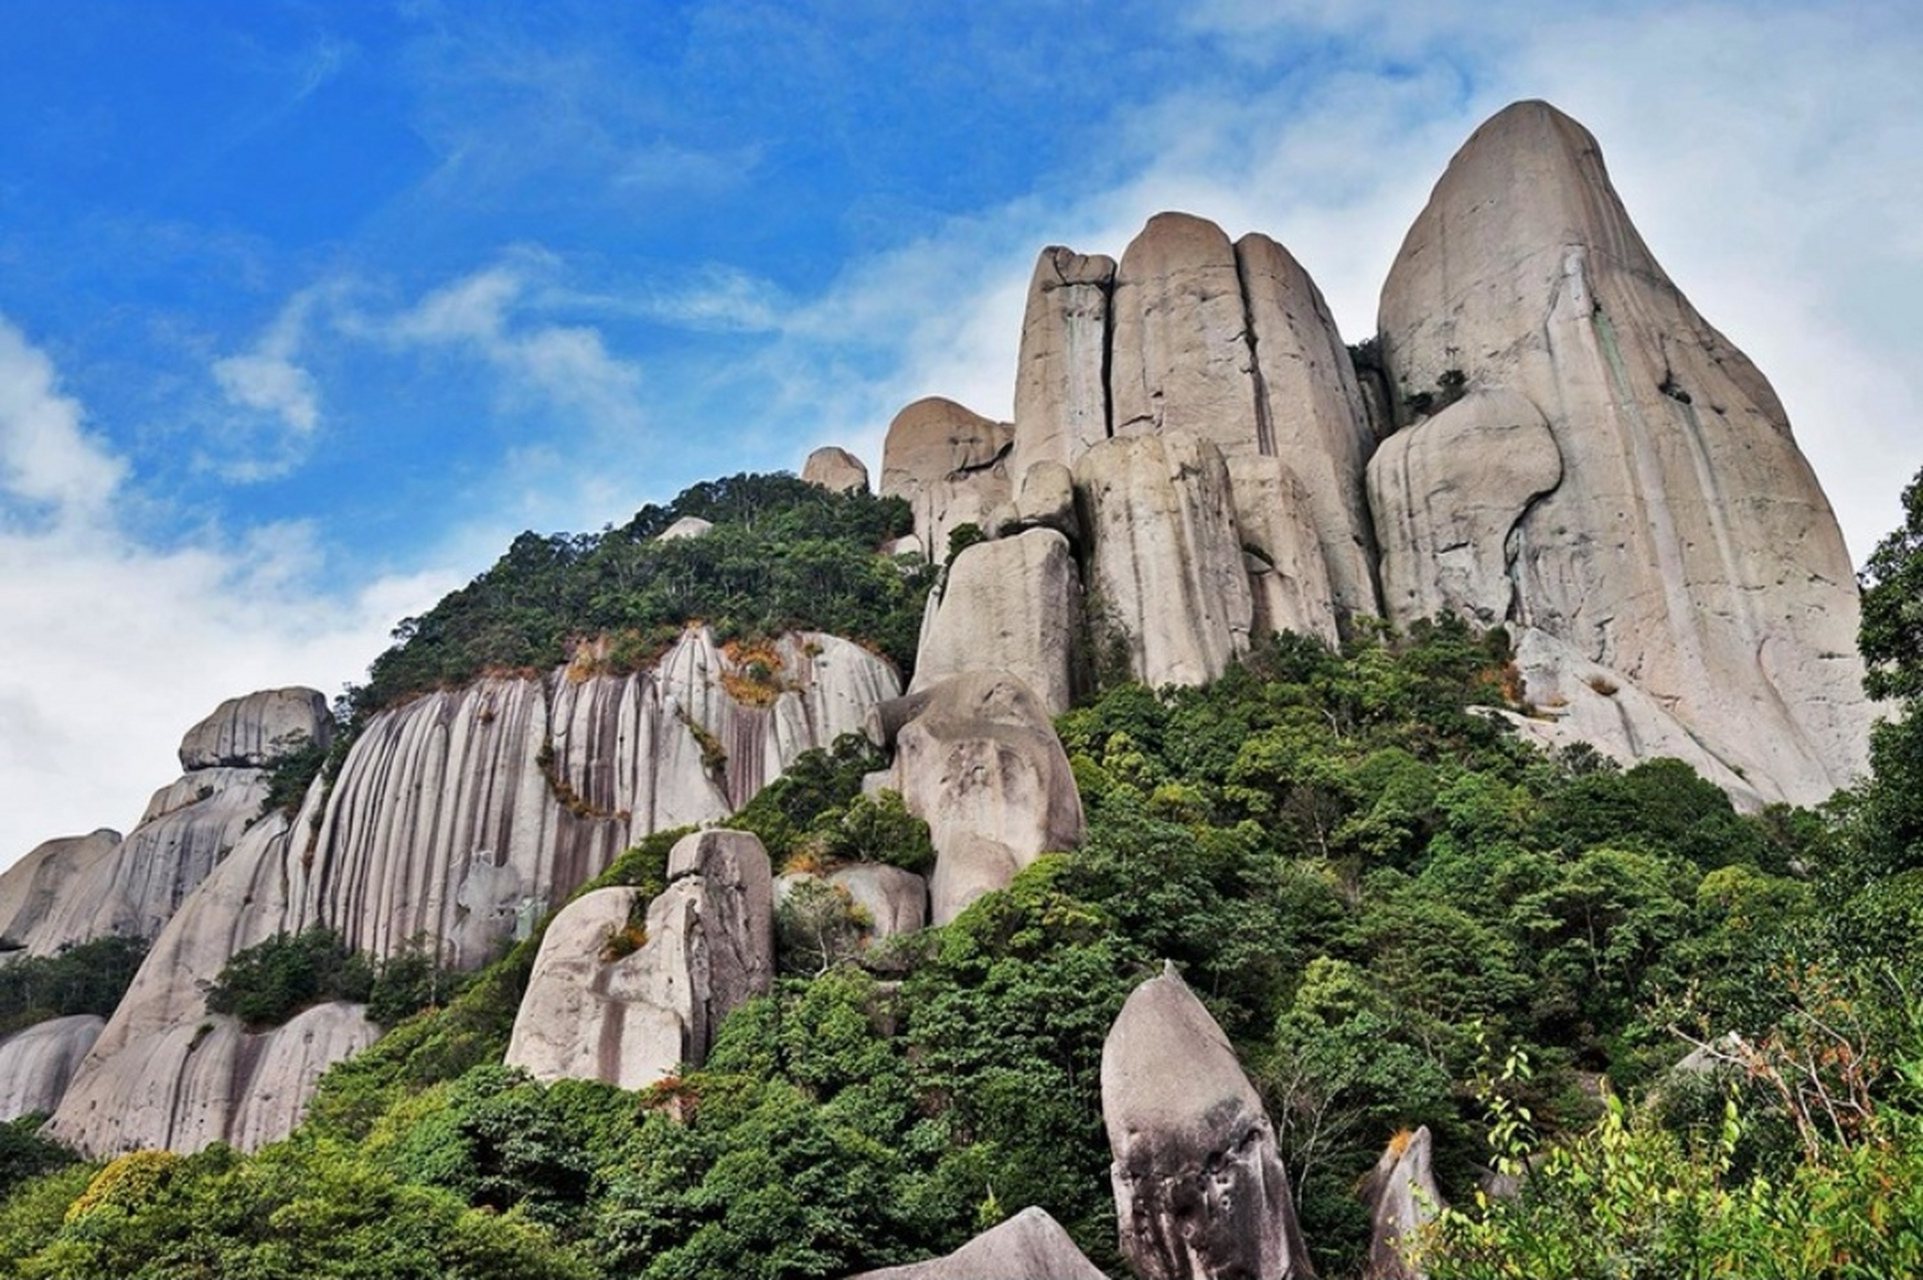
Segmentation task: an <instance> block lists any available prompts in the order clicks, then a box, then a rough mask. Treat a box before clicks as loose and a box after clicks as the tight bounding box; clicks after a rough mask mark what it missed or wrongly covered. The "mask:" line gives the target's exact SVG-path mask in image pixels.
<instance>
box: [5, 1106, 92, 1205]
mask: <svg viewBox="0 0 1923 1280" xmlns="http://www.w3.org/2000/svg"><path fill="white" fill-rule="evenodd" d="M46 1120H47V1117H46V1116H45V1115H44V1114H41V1113H38V1112H36V1113H34V1114H31V1115H24V1116H20V1117H18V1118H16V1119H13V1120H6V1121H0V1197H4V1196H6V1195H7V1194H9V1193H10V1192H11V1191H12V1190H13V1189H14V1188H15V1187H17V1186H19V1185H20V1184H21V1183H23V1182H26V1181H28V1180H30V1179H32V1178H38V1177H40V1176H41V1175H42V1174H45V1173H50V1172H52V1171H53V1170H55V1169H60V1168H64V1167H65V1166H67V1165H69V1164H72V1163H73V1161H74V1153H73V1152H71V1151H69V1150H68V1149H67V1148H65V1147H63V1146H61V1145H60V1144H59V1143H57V1142H55V1141H53V1139H51V1138H43V1137H41V1136H40V1126H41V1125H43V1124H45V1123H46Z"/></svg>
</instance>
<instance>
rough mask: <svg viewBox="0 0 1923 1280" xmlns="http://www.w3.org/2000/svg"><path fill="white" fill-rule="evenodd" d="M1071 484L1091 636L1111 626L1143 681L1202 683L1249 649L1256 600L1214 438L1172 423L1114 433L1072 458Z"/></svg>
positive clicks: (1154, 683) (1226, 475)
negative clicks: (1081, 535)
mask: <svg viewBox="0 0 1923 1280" xmlns="http://www.w3.org/2000/svg"><path fill="white" fill-rule="evenodd" d="M1075 488H1076V492H1077V494H1078V495H1079V497H1080V499H1081V506H1082V508H1083V510H1084V511H1085V512H1086V513H1087V516H1086V525H1087V533H1088V539H1089V542H1090V544H1091V546H1092V548H1093V550H1092V552H1091V553H1090V556H1089V575H1088V588H1089V591H1090V593H1091V595H1092V596H1093V597H1094V598H1095V600H1096V601H1097V605H1098V607H1097V608H1096V609H1095V610H1093V611H1092V613H1093V616H1092V617H1091V625H1092V627H1093V628H1094V629H1095V630H1096V632H1097V636H1096V643H1097V644H1098V645H1099V644H1102V643H1104V640H1105V637H1104V636H1103V635H1102V634H1101V633H1102V632H1103V631H1104V630H1108V629H1115V630H1118V631H1119V633H1120V636H1121V637H1122V638H1123V640H1124V642H1125V643H1126V645H1127V648H1128V652H1129V667H1130V670H1131V671H1132V672H1133V673H1134V675H1135V676H1136V678H1137V679H1139V680H1141V681H1142V683H1144V684H1147V685H1150V686H1158V685H1163V684H1202V683H1204V682H1206V681H1209V680H1213V679H1215V678H1216V677H1217V676H1219V675H1221V674H1222V673H1223V672H1224V671H1226V670H1227V669H1228V665H1229V662H1230V660H1231V659H1233V658H1235V657H1238V656H1240V655H1241V654H1243V653H1246V652H1248V647H1249V629H1250V627H1251V626H1252V625H1253V621H1254V609H1255V606H1254V601H1253V598H1252V596H1251V593H1250V590H1249V571H1248V567H1247V565H1246V564H1245V563H1244V562H1243V552H1242V537H1241V532H1240V530H1239V529H1238V528H1237V526H1236V522H1235V502H1234V497H1233V495H1232V493H1231V492H1230V489H1229V470H1228V466H1227V465H1226V464H1225V463H1224V462H1223V460H1222V453H1221V451H1220V450H1219V449H1217V448H1216V447H1215V445H1213V444H1212V443H1210V442H1209V441H1207V440H1204V439H1200V438H1198V437H1196V436H1192V435H1188V434H1186V433H1183V432H1179V431H1170V432H1164V433H1162V434H1159V435H1141V436H1127V437H1122V436H1118V437H1116V438H1115V439H1113V440H1105V441H1103V442H1102V443H1101V444H1099V445H1097V446H1095V447H1094V448H1093V449H1090V450H1089V451H1088V452H1087V453H1084V454H1083V455H1082V456H1081V457H1080V458H1079V459H1077V460H1076V463H1075Z"/></svg>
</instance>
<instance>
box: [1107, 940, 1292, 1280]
mask: <svg viewBox="0 0 1923 1280" xmlns="http://www.w3.org/2000/svg"><path fill="white" fill-rule="evenodd" d="M1102 1122H1103V1124H1104V1126H1106V1128H1107V1130H1108V1145H1109V1150H1110V1152H1111V1153H1112V1154H1113V1155H1114V1164H1113V1165H1112V1166H1111V1167H1110V1171H1109V1172H1110V1179H1111V1181H1112V1183H1113V1185H1114V1189H1115V1214H1116V1218H1117V1220H1118V1224H1119V1228H1120V1233H1121V1249H1122V1256H1123V1257H1124V1258H1125V1259H1126V1260H1127V1261H1128V1264H1129V1267H1130V1269H1131V1270H1133V1271H1134V1272H1135V1274H1136V1275H1137V1276H1140V1277H1142V1280H1203V1278H1205V1277H1226V1276H1256V1277H1293V1276H1307V1275H1311V1274H1313V1271H1312V1268H1311V1266H1310V1263H1309V1256H1308V1251H1307V1249H1306V1248H1305V1247H1304V1245H1303V1241H1302V1233H1301V1230H1300V1229H1299V1228H1298V1227H1297V1225H1296V1217H1295V1203H1294V1201H1293V1199H1292V1198H1291V1193H1290V1189H1289V1179H1288V1175H1287V1173H1286V1172H1285V1171H1284V1170H1283V1168H1282V1161H1281V1158H1280V1157H1279V1156H1278V1155H1277V1154H1276V1147H1275V1131H1274V1129H1273V1127H1272V1126H1271V1125H1270V1123H1269V1117H1268V1113H1267V1112H1266V1111H1264V1110H1263V1107H1262V1100H1261V1098H1260V1097H1259V1096H1258V1095H1257V1093H1256V1091H1255V1086H1254V1085H1252V1084H1250V1083H1249V1078H1248V1076H1247V1075H1245V1074H1244V1073H1243V1071H1242V1067H1241V1064H1239V1063H1238V1062H1237V1061H1236V1059H1235V1051H1234V1050H1233V1049H1231V1048H1230V1047H1229V1042H1228V1037H1227V1036H1225V1035H1224V1034H1223V1033H1222V1028H1221V1027H1220V1026H1218V1025H1217V1024H1216V1022H1215V1019H1214V1018H1212V1017H1210V1016H1209V1012H1208V1010H1207V1009H1204V1008H1203V1007H1202V1003H1201V1001H1199V1000H1197V999H1196V998H1195V995H1194V993H1193V992H1191V991H1190V990H1189V988H1188V984H1187V983H1185V982H1183V981H1182V978H1181V975H1179V974H1178V973H1176V972H1175V969H1174V966H1173V965H1170V966H1167V967H1166V968H1165V969H1164V970H1163V972H1162V974H1161V976H1159V977H1155V978H1151V979H1149V980H1148V981H1147V982H1144V983H1143V984H1142V985H1141V986H1139V987H1137V988H1136V989H1135V990H1134V991H1132V992H1131V993H1129V997H1128V1000H1127V1001H1126V1002H1125V1003H1124V1004H1123V1005H1122V1011H1121V1013H1119V1014H1118V1015H1117V1016H1116V1019H1115V1024H1114V1025H1113V1026H1112V1027H1110V1028H1109V1033H1108V1038H1107V1040H1105V1041H1104V1042H1103V1044H1102Z"/></svg>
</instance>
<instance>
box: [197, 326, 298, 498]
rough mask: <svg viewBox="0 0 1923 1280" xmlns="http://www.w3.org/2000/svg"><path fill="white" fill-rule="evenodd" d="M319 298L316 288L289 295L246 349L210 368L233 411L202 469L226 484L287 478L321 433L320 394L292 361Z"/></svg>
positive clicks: (224, 422) (294, 358)
mask: <svg viewBox="0 0 1923 1280" xmlns="http://www.w3.org/2000/svg"><path fill="white" fill-rule="evenodd" d="M317 296H318V294H317V291H316V290H315V289H305V290H302V291H301V292H300V293H297V294H295V295H294V297H293V298H292V299H290V300H289V301H288V303H287V305H286V306H284V307H282V308H281V311H280V314H279V315H278V316H276V317H275V318H274V322H273V323H272V324H271V325H269V326H268V327H267V330H266V332H265V333H263V334H262V335H261V336H260V338H259V340H258V341H257V342H256V343H255V344H254V346H253V347H252V348H251V349H250V350H247V351H244V352H241V353H239V354H237V355H231V356H223V357H222V358H220V359H218V360H215V361H214V362H213V364H212V365H211V366H210V369H209V372H210V373H211V374H212V375H213V379H214V382H215V384H216V385H217V386H218V387H219V388H220V391H221V394H222V395H223V396H224V397H225V398H226V401H227V405H228V406H229V408H230V409H232V410H234V411H235V412H234V413H233V414H231V415H229V416H227V417H225V418H224V419H222V421H221V422H220V424H219V426H218V427H217V428H216V437H217V438H216V440H215V442H214V443H215V450H214V451H213V452H212V453H210V454H209V455H208V465H209V466H210V467H211V469H213V470H214V471H216V472H218V473H219V474H220V475H222V476H223V477H225V478H227V479H229V480H235V481H242V482H245V481H251V480H265V479H271V478H274V477H277V476H282V475H285V474H287V473H288V472H289V471H291V470H293V469H294V468H295V467H296V466H298V465H299V464H300V462H301V461H302V460H303V459H304V458H305V456H306V453H307V450H308V448H309V447H310V446H311V444H312V442H313V439H314V436H315V434H316V432H317V431H318V430H319V428H320V425H321V407H320V388H319V386H318V385H317V384H316V382H315V380H314V375H313V374H312V373H310V372H308V370H307V369H306V368H304V367H303V366H302V365H301V364H299V363H298V362H297V357H298V355H299V353H300V347H301V343H302V341H303V337H304V334H305V331H306V328H307V317H308V313H309V312H310V311H311V310H312V309H313V307H314V305H315V301H316V298H317Z"/></svg>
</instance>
